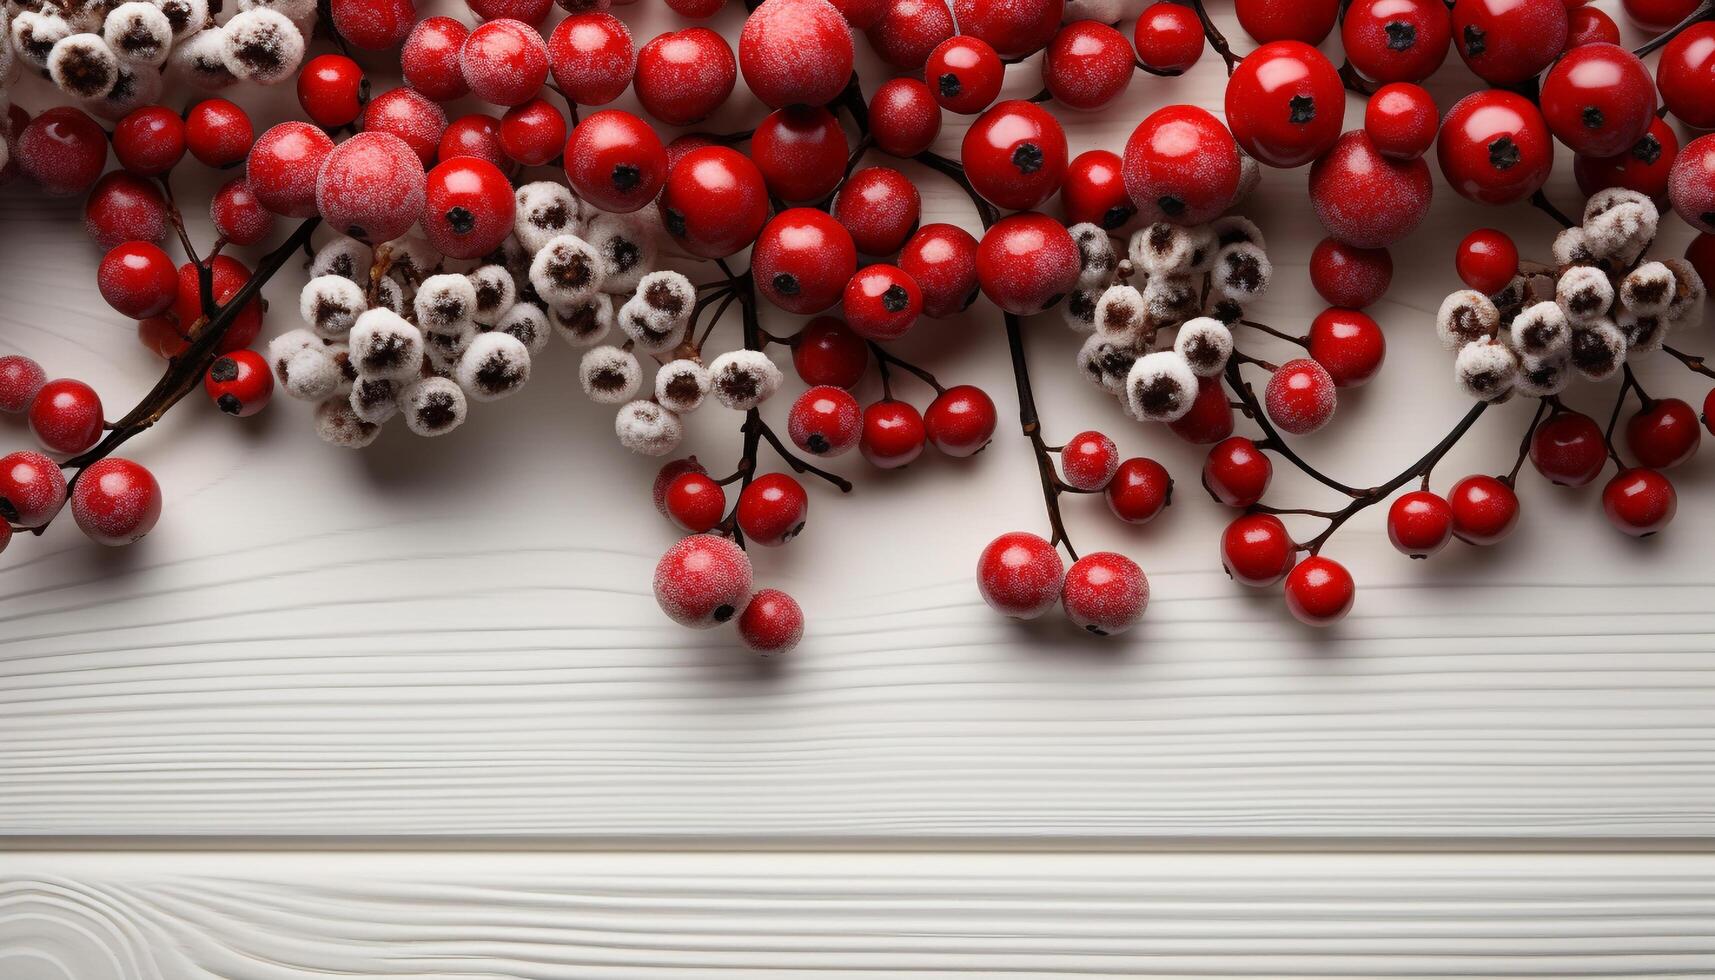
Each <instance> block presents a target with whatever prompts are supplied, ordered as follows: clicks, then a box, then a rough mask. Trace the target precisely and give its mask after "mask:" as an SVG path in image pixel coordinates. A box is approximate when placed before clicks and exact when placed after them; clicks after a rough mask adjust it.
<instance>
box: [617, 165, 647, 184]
mask: <svg viewBox="0 0 1715 980" xmlns="http://www.w3.org/2000/svg"><path fill="white" fill-rule="evenodd" d="M612 179H613V186H615V187H617V188H619V189H620V190H622V191H628V190H631V189H632V188H634V187H636V186H637V185H638V184H641V183H643V171H642V170H639V169H638V168H637V167H636V166H635V165H633V164H629V163H622V164H620V165H618V166H616V167H614V168H613V178H612Z"/></svg>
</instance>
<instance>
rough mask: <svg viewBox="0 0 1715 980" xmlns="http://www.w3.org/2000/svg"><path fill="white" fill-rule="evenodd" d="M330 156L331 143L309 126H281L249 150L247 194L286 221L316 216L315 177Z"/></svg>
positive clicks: (295, 124) (265, 135)
mask: <svg viewBox="0 0 1715 980" xmlns="http://www.w3.org/2000/svg"><path fill="white" fill-rule="evenodd" d="M332 152H333V140H332V139H330V138H329V137H328V134H326V133H324V132H322V131H321V130H320V129H317V128H316V127H314V126H311V125H310V124H309V123H305V122H283V123H281V124H279V125H278V126H275V127H273V128H272V129H270V130H268V131H267V132H266V133H263V134H262V138H261V139H259V140H257V141H256V145H255V146H253V147H251V149H250V156H249V158H248V159H247V160H246V161H245V164H244V176H245V178H246V179H247V180H249V181H250V192H251V193H252V194H255V195H256V199H257V200H258V201H261V202H262V206H263V207H265V208H267V209H268V210H270V211H272V212H274V213H275V214H278V215H282V216H284V217H287V218H309V217H313V216H314V215H315V213H316V176H317V175H318V174H319V173H321V169H322V163H323V161H325V160H326V159H327V157H328V154H329V153H332Z"/></svg>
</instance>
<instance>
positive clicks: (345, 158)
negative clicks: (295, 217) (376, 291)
mask: <svg viewBox="0 0 1715 980" xmlns="http://www.w3.org/2000/svg"><path fill="white" fill-rule="evenodd" d="M425 181H426V174H425V173H424V172H423V161H422V160H421V159H419V158H418V156H417V154H416V153H415V152H413V151H412V149H411V147H410V146H409V145H407V144H406V143H405V141H404V140H402V139H400V138H399V137H397V136H393V135H391V134H389V133H375V132H365V133H358V134H357V135H356V136H353V137H351V138H350V139H348V140H346V141H345V142H344V143H341V144H339V145H338V146H336V147H334V148H333V150H332V152H330V153H328V155H327V159H325V160H324V161H322V168H321V175H320V176H319V177H317V178H316V210H318V211H320V212H321V214H322V217H323V218H325V219H326V220H327V223H328V227H330V228H333V229H334V230H335V231H338V232H340V233H341V234H344V235H349V236H351V237H352V238H356V239H358V240H359V241H366V242H371V243H374V244H380V243H381V242H386V241H392V240H393V239H395V238H398V237H399V236H400V235H403V234H405V233H406V232H407V231H410V230H411V226H412V225H414V224H416V223H417V220H418V219H419V218H420V217H422V215H423V196H424V184H425Z"/></svg>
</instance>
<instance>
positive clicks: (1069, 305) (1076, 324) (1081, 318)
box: [1060, 285, 1108, 333]
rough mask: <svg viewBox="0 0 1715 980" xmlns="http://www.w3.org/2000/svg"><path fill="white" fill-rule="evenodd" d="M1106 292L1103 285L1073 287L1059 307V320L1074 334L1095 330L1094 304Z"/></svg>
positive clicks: (1106, 288) (1099, 300) (1105, 287)
mask: <svg viewBox="0 0 1715 980" xmlns="http://www.w3.org/2000/svg"><path fill="white" fill-rule="evenodd" d="M1107 290H1108V287H1107V286H1105V285H1102V286H1076V287H1074V288H1073V289H1072V291H1071V292H1069V293H1067V294H1066V302H1065V303H1063V304H1062V305H1061V306H1060V318H1061V319H1062V320H1064V321H1065V322H1066V326H1068V327H1071V328H1072V329H1073V330H1075V331H1076V332H1078V333H1090V332H1091V331H1093V330H1095V329H1096V304H1097V303H1099V302H1101V299H1102V294H1103V293H1105V292H1107Z"/></svg>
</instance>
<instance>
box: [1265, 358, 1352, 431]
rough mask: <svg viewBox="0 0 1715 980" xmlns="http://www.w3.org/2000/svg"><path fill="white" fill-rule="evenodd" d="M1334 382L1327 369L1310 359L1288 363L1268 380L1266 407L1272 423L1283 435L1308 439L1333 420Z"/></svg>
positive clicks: (1299, 359)
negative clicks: (1311, 434)
mask: <svg viewBox="0 0 1715 980" xmlns="http://www.w3.org/2000/svg"><path fill="white" fill-rule="evenodd" d="M1335 401H1336V396H1335V390H1334V378H1333V376H1332V375H1330V374H1329V373H1328V370H1327V368H1324V367H1323V366H1322V365H1320V364H1318V363H1316V362H1315V361H1313V360H1311V359H1309V358H1307V357H1300V358H1298V359H1297V360H1294V361H1287V362H1286V363H1285V364H1282V365H1281V366H1280V370H1278V371H1276V372H1274V373H1273V374H1272V375H1270V376H1269V379H1268V388H1267V389H1265V391H1264V405H1265V407H1266V408H1267V409H1268V418H1269V421H1271V422H1273V423H1274V424H1275V427H1276V428H1278V429H1280V430H1281V431H1283V432H1287V433H1290V434H1292V435H1305V434H1307V433H1310V432H1315V431H1316V430H1317V429H1320V428H1322V427H1323V426H1324V425H1327V424H1328V422H1329V420H1331V419H1332V418H1333V417H1334V406H1335Z"/></svg>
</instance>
